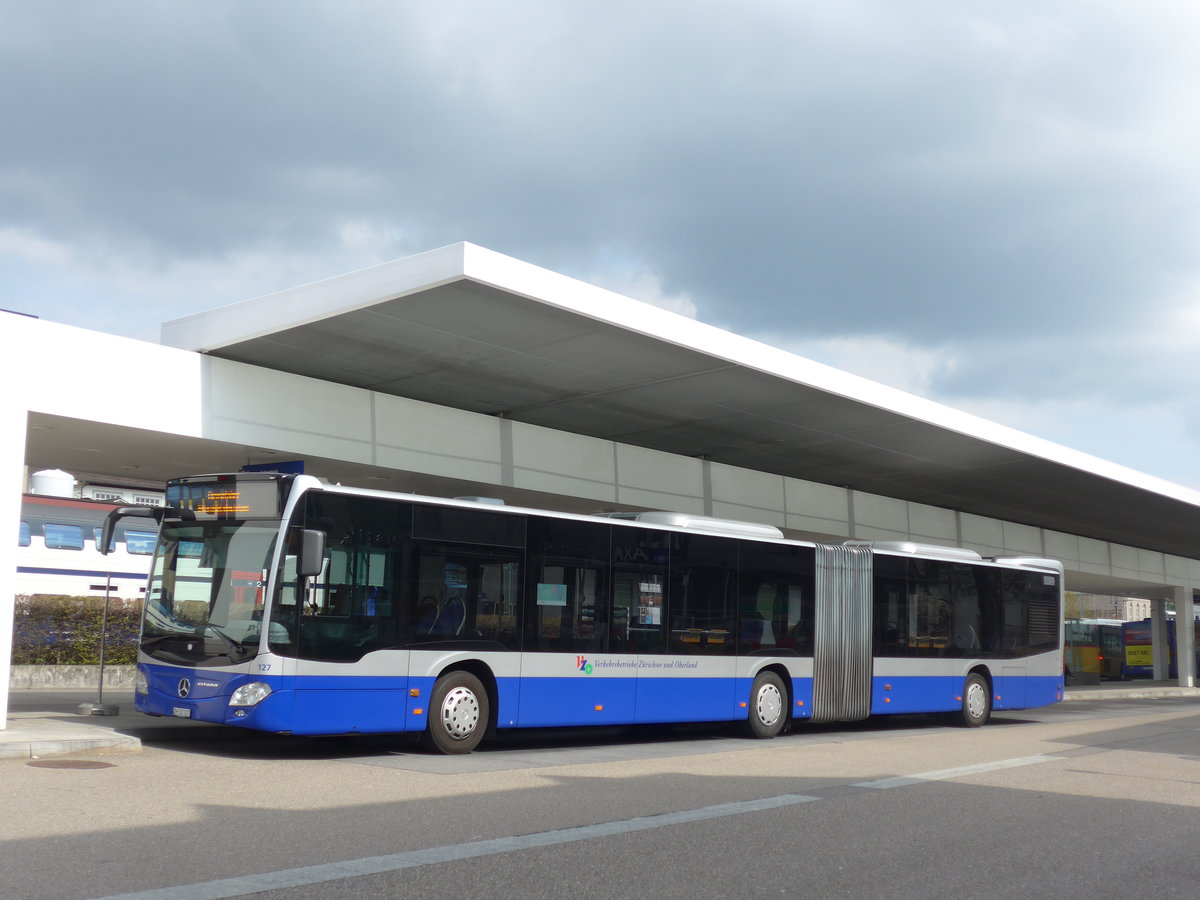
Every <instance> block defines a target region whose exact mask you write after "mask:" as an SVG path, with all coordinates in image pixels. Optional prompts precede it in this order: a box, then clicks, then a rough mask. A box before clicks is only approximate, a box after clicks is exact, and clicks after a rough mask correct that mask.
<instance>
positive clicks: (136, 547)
mask: <svg viewBox="0 0 1200 900" xmlns="http://www.w3.org/2000/svg"><path fill="white" fill-rule="evenodd" d="M157 538H158V535H156V534H155V533H154V532H153V531H127V532H125V549H126V550H127V551H128V552H130V553H136V554H137V555H139V556H149V555H150V554H151V553H153V552H154V542H155V541H156V540H157Z"/></svg>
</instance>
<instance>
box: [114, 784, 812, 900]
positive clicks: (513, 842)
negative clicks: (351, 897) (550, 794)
mask: <svg viewBox="0 0 1200 900" xmlns="http://www.w3.org/2000/svg"><path fill="white" fill-rule="evenodd" d="M817 799H818V798H817V797H808V796H805V795H803V794H781V795H779V796H776V797H764V798H762V799H761V800H746V801H743V802H738V803H720V804H717V805H715V806H704V807H701V808H700V809H688V810H683V811H681V812H673V813H663V814H662V815H657V816H640V817H638V818H636V819H625V820H623V821H619V822H601V823H598V824H596V825H581V826H579V827H577V828H561V829H558V830H556V831H543V832H540V833H538V834H526V835H519V836H515V837H504V838H494V839H493V840H489V841H472V842H470V843H467V844H452V845H449V846H446V847H431V848H429V849H427V850H410V851H409V852H407V853H393V854H390V855H388V856H370V857H365V858H363V859H351V860H347V861H345V862H336V863H325V864H323V865H316V866H302V867H300V868H297V869H281V870H280V871H278V872H265V873H263V874H261V875H245V876H242V877H238V878H221V879H218V880H216V881H205V882H200V883H198V884H186V885H178V886H173V887H166V888H157V889H153V890H148V891H135V892H133V893H131V894H115V895H112V896H109V897H102V898H96V900H222V898H226V897H244V896H246V895H247V894H255V893H258V892H260V891H277V890H281V889H283V888H292V887H303V886H305V885H310V884H320V883H322V882H327V881H339V880H341V879H343V878H356V877H358V876H360V875H378V874H381V873H384V872H396V871H398V870H400V869H409V868H413V867H414V866H428V865H434V864H437V863H445V862H454V861H456V860H460V859H473V858H475V857H479V856H493V855H495V854H497V853H510V852H513V851H518V850H529V849H531V848H534V847H549V846H553V845H555V844H568V843H572V842H574V841H586V840H591V839H592V838H601V837H609V836H611V835H617V834H628V833H629V832H632V831H648V830H650V829H654V828H665V827H667V826H670V825H684V824H687V823H689V822H701V821H704V820H705V819H719V818H722V817H724V816H740V815H744V814H745V813H753V812H762V811H764V810H768V809H778V808H780V807H785V806H795V805H797V804H799V803H808V802H810V801H813V800H817Z"/></svg>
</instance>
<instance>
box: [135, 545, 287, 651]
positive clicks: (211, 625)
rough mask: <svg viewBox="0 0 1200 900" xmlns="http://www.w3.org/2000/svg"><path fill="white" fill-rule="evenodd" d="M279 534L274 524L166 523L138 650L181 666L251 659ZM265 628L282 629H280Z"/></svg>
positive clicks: (154, 568) (257, 643)
mask: <svg viewBox="0 0 1200 900" xmlns="http://www.w3.org/2000/svg"><path fill="white" fill-rule="evenodd" d="M277 534H278V523H277V522H205V523H198V522H179V523H173V522H168V523H166V524H164V525H163V528H162V532H161V534H160V536H159V541H158V547H157V549H156V551H155V555H154V563H153V566H152V569H151V572H150V584H149V590H148V591H147V594H146V604H145V611H144V613H143V619H142V644H141V647H142V651H143V652H144V653H146V654H147V655H149V656H151V657H153V658H154V659H157V660H161V661H163V662H172V663H176V664H182V665H211V666H221V665H229V664H231V663H238V662H243V661H245V660H247V659H250V658H251V657H253V656H254V655H255V654H256V653H257V652H258V646H259V638H260V636H261V631H262V621H263V600H264V597H265V594H266V572H267V567H268V566H269V565H270V559H271V553H272V551H273V549H274V542H275V538H276V535H277ZM271 628H272V630H274V629H279V630H286V629H285V628H284V626H283V625H280V624H278V623H274V624H272V625H271ZM272 639H273V640H279V639H282V640H286V635H274V634H272Z"/></svg>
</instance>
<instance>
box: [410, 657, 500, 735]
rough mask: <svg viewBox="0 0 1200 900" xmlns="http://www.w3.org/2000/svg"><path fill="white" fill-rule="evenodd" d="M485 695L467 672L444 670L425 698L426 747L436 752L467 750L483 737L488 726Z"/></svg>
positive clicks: (472, 676) (476, 680)
mask: <svg viewBox="0 0 1200 900" xmlns="http://www.w3.org/2000/svg"><path fill="white" fill-rule="evenodd" d="M488 711H489V707H488V695H487V691H486V690H485V689H484V687H483V684H482V683H481V682H480V680H479V679H478V678H476V677H475V676H474V675H472V674H471V673H470V672H461V671H460V672H447V673H446V674H445V675H443V676H442V677H441V678H439V679H438V680H437V681H436V682H434V685H433V693H432V694H430V697H429V724H428V726H427V730H426V731H425V734H424V744H425V746H426V748H427V749H429V750H433V751H436V752H438V753H470V752H471V751H472V750H474V749H475V748H476V747H478V746H479V742H480V741H481V740H483V735H484V732H485V731H486V730H487V725H488Z"/></svg>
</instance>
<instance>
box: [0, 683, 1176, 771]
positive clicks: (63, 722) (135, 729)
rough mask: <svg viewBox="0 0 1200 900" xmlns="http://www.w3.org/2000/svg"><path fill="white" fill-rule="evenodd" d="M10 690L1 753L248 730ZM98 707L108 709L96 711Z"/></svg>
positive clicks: (1126, 695)
mask: <svg viewBox="0 0 1200 900" xmlns="http://www.w3.org/2000/svg"><path fill="white" fill-rule="evenodd" d="M1168 697H1195V698H1197V699H1200V687H1192V688H1187V687H1180V686H1179V685H1178V684H1175V683H1173V682H1163V681H1126V682H1103V683H1101V684H1098V685H1073V686H1071V687H1068V688H1067V691H1066V696H1065V698H1064V699H1065V700H1066V701H1067V702H1071V701H1097V700H1103V701H1108V700H1112V701H1121V700H1150V699H1158V698H1168ZM102 700H103V702H101V698H100V697H98V696H97V693H96V691H84V690H77V691H63V690H12V691H10V692H9V704H8V706H9V708H8V717H7V720H6V723H5V724H6V727H5V729H4V730H3V731H0V758H5V757H8V758H14V757H15V758H21V759H49V758H54V757H67V756H74V755H78V754H84V753H89V752H93V751H97V750H105V751H109V752H111V751H130V752H137V751H139V750H141V749H142V741H143V740H146V741H148V742H150V743H156V744H157V743H173V742H187V741H197V740H228V739H231V738H244V737H246V736H247V735H248V732H246V731H244V730H243V729H239V728H230V727H227V726H224V725H212V724H208V723H205V722H190V721H187V720H185V719H173V718H166V717H157V716H147V715H143V714H142V713H140V712H138V711H137V710H136V709H135V708H134V704H133V693H132V692H131V691H118V692H111V691H106V692H105V694H104V696H103V698H102ZM101 712H104V713H107V714H100V713H101Z"/></svg>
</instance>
